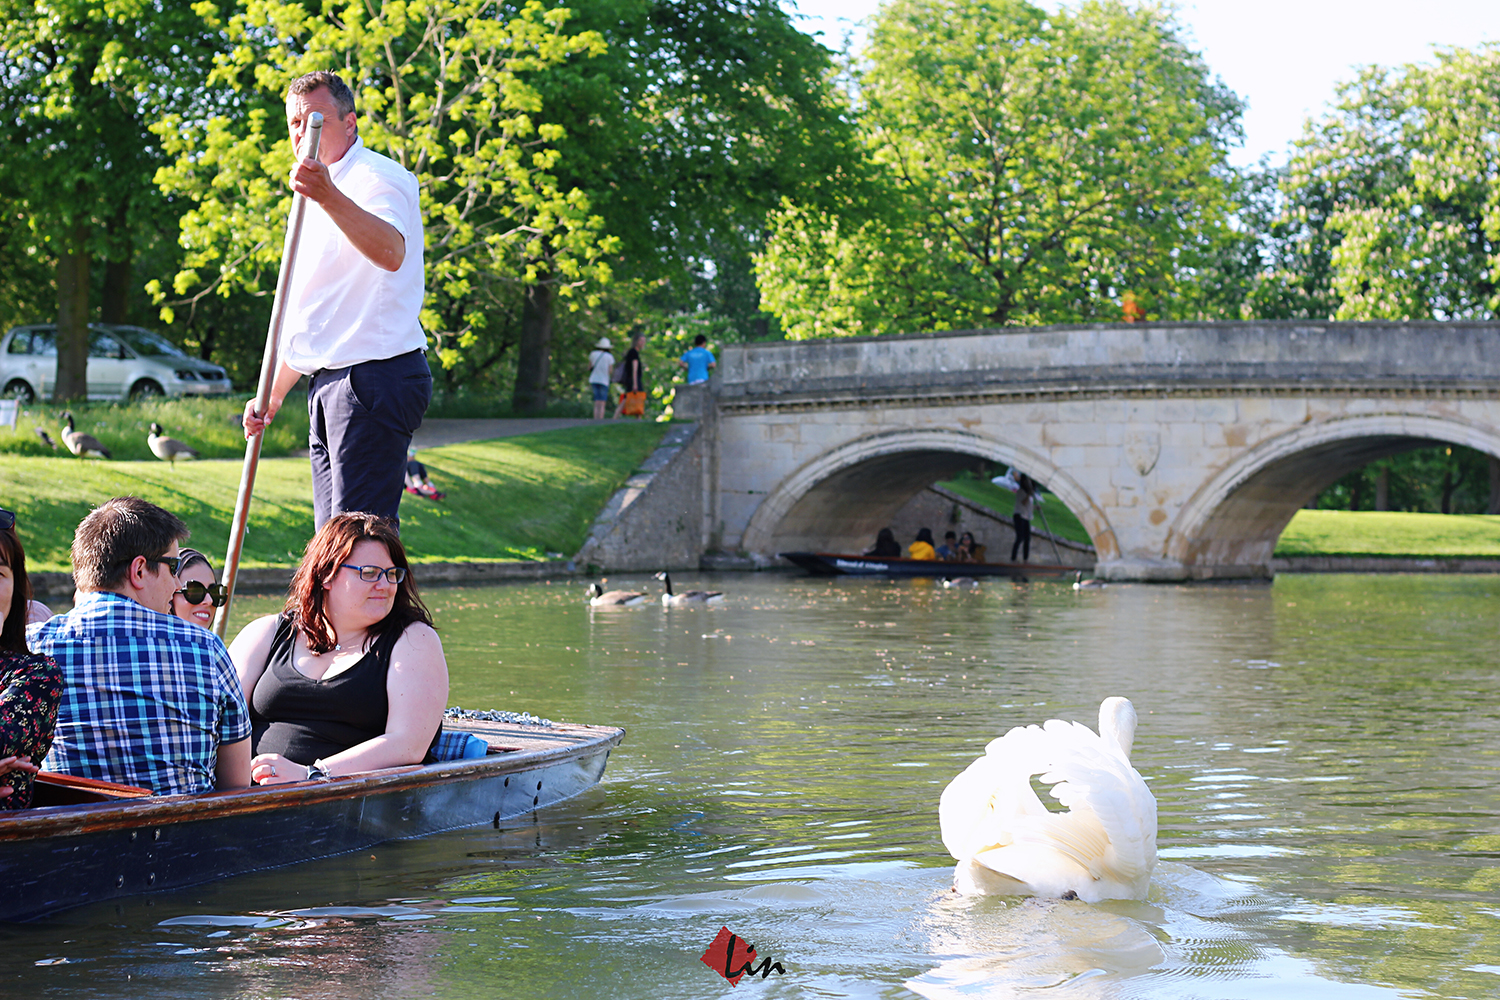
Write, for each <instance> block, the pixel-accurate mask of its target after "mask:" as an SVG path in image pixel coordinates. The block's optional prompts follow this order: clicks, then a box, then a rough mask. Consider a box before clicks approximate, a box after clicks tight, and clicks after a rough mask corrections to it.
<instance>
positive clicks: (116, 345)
mask: <svg viewBox="0 0 1500 1000" xmlns="http://www.w3.org/2000/svg"><path fill="white" fill-rule="evenodd" d="M56 385H57V325H56V324H55V323H43V324H38V325H35V326H18V327H14V328H12V329H11V330H10V331H8V332H7V333H6V334H5V338H4V339H3V340H0V386H3V387H4V388H3V389H0V395H3V396H5V397H6V398H8V399H19V400H21V401H22V402H24V403H31V402H35V401H36V399H37V398H38V397H41V398H45V397H47V396H50V395H51V394H52V390H53V389H54V387H56ZM229 390H230V386H229V375H228V374H227V373H226V372H225V371H224V369H223V368H220V367H219V366H218V365H215V364H210V363H209V362H207V361H203V360H201V359H199V358H194V357H190V356H188V355H187V354H185V353H184V352H183V350H182V348H180V347H178V346H177V345H176V344H174V343H172V342H171V341H170V340H168V339H167V338H166V337H163V336H162V335H161V334H159V333H153V332H152V331H150V330H147V329H145V328H144V327H139V326H122V325H119V324H115V323H90V324H89V365H88V392H89V399H140V398H146V397H150V396H224V395H228V393H229Z"/></svg>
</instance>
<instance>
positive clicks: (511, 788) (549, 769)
mask: <svg viewBox="0 0 1500 1000" xmlns="http://www.w3.org/2000/svg"><path fill="white" fill-rule="evenodd" d="M443 725H444V726H445V727H446V728H448V729H461V730H466V731H468V732H471V733H474V734H475V735H476V736H479V737H480V738H482V739H484V740H486V741H487V742H488V743H489V745H490V749H489V754H488V755H487V756H485V757H481V758H474V759H470V760H454V761H444V762H442V763H438V764H429V765H426V766H411V767H392V768H386V769H383V770H379V771H366V772H363V773H360V774H350V775H341V776H340V777H337V778H333V779H329V780H326V781H299V782H295V783H292V784H285V785H268V786H264V787H254V788H243V789H237V790H235V791H226V792H209V793H206V794H202V795H161V796H158V795H152V794H151V793H150V792H149V791H147V790H146V789H144V788H132V787H131V786H128V785H115V784H111V783H109V782H96V781H88V780H85V779H78V778H69V777H67V776H63V775H38V781H37V785H36V793H35V796H34V800H33V801H34V803H35V805H34V806H33V808H31V809H25V810H17V811H15V812H5V813H0V880H3V882H4V884H6V885H9V886H10V889H9V890H8V891H7V892H6V893H4V895H3V897H0V920H9V921H16V920H30V919H34V918H36V917H40V916H43V915H45V914H48V913H53V912H56V911H58V910H63V909H67V908H69V907H73V906H81V905H83V904H86V903H94V902H98V901H101V900H108V899H115V898H118V897H121V896H133V895H137V894H140V893H148V892H161V891H166V890H171V889H181V888H184V887H186V886H191V885H198V884H201V883H203V882H210V881H213V880H215V879H218V878H223V877H225V876H228V875H237V874H241V873H244V872H251V871H258V870H262V869H267V868H279V867H283V866H285V865H292V864H297V863H298V862H302V861H310V860H313V859H315V858H326V857H331V856H333V855H336V854H343V853H345V852H348V851H356V850H360V849H362V848H366V847H371V846H373V845H375V844H379V843H381V842H383V841H387V840H398V839H406V838H411V837H421V836H424V835H426V834H429V833H437V832H440V831H443V830H456V829H459V828H461V827H469V826H479V825H482V824H485V823H491V824H493V825H494V826H496V827H497V828H498V827H499V825H500V823H501V821H502V820H508V819H514V818H516V817H518V816H524V815H526V814H527V813H530V812H533V811H535V810H537V809H541V808H543V807H545V806H550V805H552V804H554V803H557V802H561V801H562V800H564V799H567V798H571V797H572V796H574V795H577V794H579V793H580V792H582V791H584V790H586V789H588V788H591V787H593V786H594V785H595V784H597V783H598V782H599V779H600V778H601V777H602V776H603V774H604V764H605V761H606V759H607V758H608V757H609V751H610V750H611V749H612V748H614V747H615V746H616V745H617V744H618V743H619V742H620V740H621V739H622V738H624V736H625V731H624V730H623V729H614V728H609V727H605V726H575V725H566V724H562V723H557V724H554V725H553V726H551V727H547V726H540V725H518V724H513V723H497V722H477V721H471V720H467V719H465V720H454V719H445V720H444V722H443Z"/></svg>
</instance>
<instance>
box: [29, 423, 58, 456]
mask: <svg viewBox="0 0 1500 1000" xmlns="http://www.w3.org/2000/svg"><path fill="white" fill-rule="evenodd" d="M32 430H34V431H36V436H37V437H39V438H41V439H42V444H44V445H46V446H47V447H48V448H51V449H52V450H53V451H56V450H57V442H56V441H54V440H52V435H51V434H48V433H47V432H46V431H44V430H42V429H41V428H40V427H34V428H32Z"/></svg>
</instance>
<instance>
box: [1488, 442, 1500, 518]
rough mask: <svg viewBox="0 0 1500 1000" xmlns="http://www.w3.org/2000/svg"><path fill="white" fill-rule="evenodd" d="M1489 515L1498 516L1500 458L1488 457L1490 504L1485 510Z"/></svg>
mask: <svg viewBox="0 0 1500 1000" xmlns="http://www.w3.org/2000/svg"><path fill="white" fill-rule="evenodd" d="M1485 512H1486V513H1489V514H1500V458H1496V457H1495V456H1494V455H1491V456H1490V504H1489V507H1487V508H1486V509H1485Z"/></svg>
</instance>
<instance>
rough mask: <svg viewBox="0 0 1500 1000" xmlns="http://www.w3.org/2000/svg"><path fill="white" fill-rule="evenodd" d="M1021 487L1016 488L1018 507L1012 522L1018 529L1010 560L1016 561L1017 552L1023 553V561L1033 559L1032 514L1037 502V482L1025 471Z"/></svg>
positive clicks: (1011, 548) (1012, 544) (1013, 514)
mask: <svg viewBox="0 0 1500 1000" xmlns="http://www.w3.org/2000/svg"><path fill="white" fill-rule="evenodd" d="M1019 486H1020V489H1018V490H1016V507H1015V511H1014V512H1013V513H1012V515H1011V519H1010V520H1011V524H1012V525H1014V526H1015V529H1016V540H1015V541H1014V542H1012V543H1011V546H1010V561H1011V562H1015V561H1016V553H1017V552H1020V553H1022V556H1021V561H1022V562H1030V561H1031V515H1032V513H1033V509H1034V506H1035V502H1036V492H1037V490H1036V483H1034V482H1032V480H1031V477H1030V476H1028V475H1026V474H1025V473H1024V472H1023V473H1021V480H1020V483H1019Z"/></svg>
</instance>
